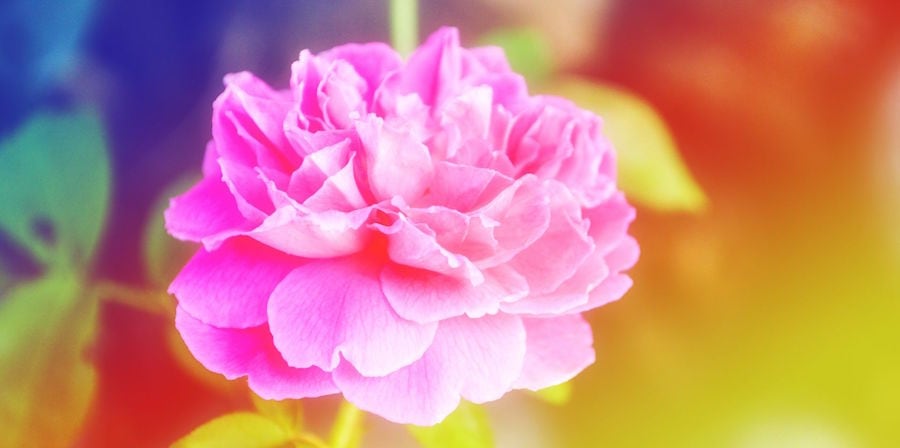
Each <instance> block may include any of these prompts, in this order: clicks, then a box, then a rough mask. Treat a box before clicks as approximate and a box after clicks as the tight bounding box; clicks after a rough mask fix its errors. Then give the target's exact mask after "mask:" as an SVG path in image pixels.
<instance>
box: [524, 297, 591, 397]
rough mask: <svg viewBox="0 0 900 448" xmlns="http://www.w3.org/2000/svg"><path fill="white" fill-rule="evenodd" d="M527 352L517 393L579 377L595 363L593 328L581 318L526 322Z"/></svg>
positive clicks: (570, 317)
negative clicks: (579, 374)
mask: <svg viewBox="0 0 900 448" xmlns="http://www.w3.org/2000/svg"><path fill="white" fill-rule="evenodd" d="M522 322H523V323H524V324H525V335H526V344H527V348H526V351H525V364H524V366H523V367H522V374H521V376H519V378H518V379H517V380H516V382H515V384H514V387H515V388H517V389H520V388H521V389H531V390H539V389H543V388H545V387H550V386H554V385H557V384H560V383H563V382H565V381H568V380H570V379H572V378H573V377H575V375H577V374H578V373H579V372H581V371H582V370H584V368H585V367H587V366H589V365H591V364H593V363H594V357H595V355H594V347H593V346H594V337H593V334H592V333H591V326H590V325H589V324H588V323H587V322H586V321H585V320H584V319H583V318H582V317H581V316H580V315H578V314H573V315H568V316H560V317H548V318H524V319H522Z"/></svg>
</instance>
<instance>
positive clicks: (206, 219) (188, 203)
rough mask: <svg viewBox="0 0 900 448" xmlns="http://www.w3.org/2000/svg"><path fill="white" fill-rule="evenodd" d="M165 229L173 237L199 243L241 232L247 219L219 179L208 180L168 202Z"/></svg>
mask: <svg viewBox="0 0 900 448" xmlns="http://www.w3.org/2000/svg"><path fill="white" fill-rule="evenodd" d="M165 217H166V230H168V231H169V233H170V234H172V236H174V237H176V238H178V239H181V240H188V241H197V242H199V241H201V240H203V239H204V238H206V237H209V236H212V235H216V234H219V233H222V232H227V231H232V230H236V229H241V228H243V227H245V226H246V218H244V216H243V215H241V213H240V211H238V207H237V204H236V203H235V200H234V196H232V195H231V192H230V191H228V187H227V186H226V185H225V184H224V183H223V182H222V180H221V179H218V178H215V177H207V178H204V179H203V180H201V181H200V183H198V184H197V185H194V186H193V187H192V188H191V189H190V190H188V191H187V192H186V193H184V194H182V195H181V196H178V197H176V198H174V199H172V200H171V201H169V208H168V209H167V210H166V214H165Z"/></svg>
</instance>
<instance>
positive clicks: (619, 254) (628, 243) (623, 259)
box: [606, 235, 641, 272]
mask: <svg viewBox="0 0 900 448" xmlns="http://www.w3.org/2000/svg"><path fill="white" fill-rule="evenodd" d="M640 254H641V249H640V247H638V243H637V241H636V240H635V239H634V238H632V237H631V236H629V235H626V236H625V237H624V238H622V241H621V242H620V243H619V245H618V246H617V247H616V248H615V249H613V251H612V252H610V253H608V254H606V264H607V265H608V266H609V270H610V271H612V272H622V271H625V270H627V269H631V267H632V266H634V264H635V263H637V260H638V257H639V256H640Z"/></svg>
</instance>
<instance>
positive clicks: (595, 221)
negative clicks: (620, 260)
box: [584, 192, 635, 254]
mask: <svg viewBox="0 0 900 448" xmlns="http://www.w3.org/2000/svg"><path fill="white" fill-rule="evenodd" d="M634 216H635V211H634V207H632V206H631V205H629V204H628V202H626V201H625V196H624V195H623V194H622V193H621V192H620V193H616V194H614V195H613V196H611V197H610V198H609V199H608V200H607V201H606V202H604V203H602V204H600V205H599V206H597V207H594V208H590V209H587V210H585V211H584V217H585V218H587V219H588V220H590V221H591V227H590V229H588V234H589V235H590V236H591V238H593V240H594V242H595V243H596V244H597V250H599V251H600V252H601V253H604V254H605V253H608V252H610V251H612V250H613V249H615V248H616V247H617V246H618V245H619V242H620V241H621V239H622V238H623V237H624V236H625V232H626V231H627V230H628V226H629V225H630V224H631V221H633V220H634Z"/></svg>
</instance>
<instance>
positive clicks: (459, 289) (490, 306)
mask: <svg viewBox="0 0 900 448" xmlns="http://www.w3.org/2000/svg"><path fill="white" fill-rule="evenodd" d="M381 285H382V289H383V290H384V295H385V297H387V300H388V302H390V304H391V306H392V307H393V308H394V310H395V311H397V314H399V315H400V316H402V317H404V318H406V319H409V320H412V321H415V322H437V321H440V320H443V319H448V318H451V317H455V316H461V315H463V314H465V315H466V316H469V317H472V318H478V317H481V316H484V315H485V314H496V313H497V311H498V310H499V309H500V304H501V303H504V302H511V301H515V300H517V299H519V298H520V297H523V296H524V295H525V294H527V293H528V283H527V282H526V281H525V279H524V278H523V277H522V276H521V275H519V274H517V273H516V272H515V271H513V270H512V269H508V268H504V267H497V268H493V269H490V270H488V271H486V272H485V276H484V282H483V283H481V284H479V285H477V286H475V285H472V282H470V281H467V280H465V279H459V278H454V277H450V276H447V275H442V274H438V273H434V272H430V271H425V270H422V269H413V268H409V267H405V266H398V265H394V264H391V265H388V266H387V267H385V268H384V270H383V271H382V273H381Z"/></svg>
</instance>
